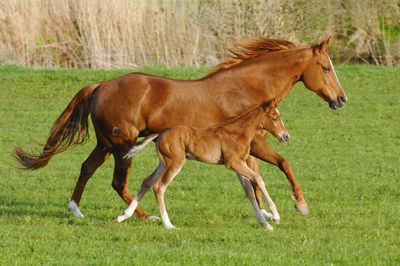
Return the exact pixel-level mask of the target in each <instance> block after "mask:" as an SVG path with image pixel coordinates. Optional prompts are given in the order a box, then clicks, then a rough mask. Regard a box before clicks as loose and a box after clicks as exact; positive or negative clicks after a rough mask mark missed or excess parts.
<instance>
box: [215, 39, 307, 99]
mask: <svg viewBox="0 0 400 266" xmlns="http://www.w3.org/2000/svg"><path fill="white" fill-rule="evenodd" d="M311 58H312V48H311V47H301V48H295V49H290V50H284V51H280V52H272V53H267V54H264V55H260V56H258V57H256V58H252V59H249V60H248V61H245V62H243V63H241V64H239V65H237V66H234V67H232V68H230V69H227V70H223V71H221V72H217V73H215V74H214V75H212V76H211V78H212V79H213V82H217V83H219V84H220V86H218V85H217V86H215V85H214V86H213V88H214V89H215V90H217V91H218V90H219V91H224V90H225V91H228V92H230V93H225V94H223V93H221V96H220V97H225V98H226V99H222V101H224V100H227V101H229V97H232V94H234V93H232V91H233V92H235V91H234V90H235V89H236V90H237V91H240V96H241V98H242V99H241V100H240V101H241V102H239V105H240V104H241V103H242V104H243V105H246V106H247V107H248V106H254V105H257V104H260V103H261V102H265V101H268V100H271V99H273V98H276V100H277V103H279V102H280V101H281V100H282V99H283V98H284V97H285V96H286V94H287V93H288V92H289V91H290V90H291V89H292V88H293V87H294V85H295V83H296V82H297V81H298V80H299V79H300V77H301V75H302V73H303V72H304V71H305V69H306V68H307V66H308V65H309V63H310V59H311ZM228 86H230V87H229V88H228ZM236 94H238V93H236Z"/></svg>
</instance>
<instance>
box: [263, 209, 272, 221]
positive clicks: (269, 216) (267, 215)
mask: <svg viewBox="0 0 400 266" xmlns="http://www.w3.org/2000/svg"><path fill="white" fill-rule="evenodd" d="M261 213H262V214H263V216H264V218H265V220H267V221H268V220H271V219H272V218H273V217H274V216H273V215H272V214H271V213H269V212H267V211H266V210H264V209H262V210H261Z"/></svg>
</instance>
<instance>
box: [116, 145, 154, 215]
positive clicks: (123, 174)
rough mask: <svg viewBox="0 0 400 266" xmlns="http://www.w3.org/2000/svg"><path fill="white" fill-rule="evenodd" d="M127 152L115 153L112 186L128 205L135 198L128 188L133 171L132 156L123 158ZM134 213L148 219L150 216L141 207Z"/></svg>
mask: <svg viewBox="0 0 400 266" xmlns="http://www.w3.org/2000/svg"><path fill="white" fill-rule="evenodd" d="M127 152H128V151H126V152H118V153H114V154H113V155H114V160H115V167H114V178H113V181H112V187H113V188H114V190H115V191H116V192H117V193H118V195H119V196H120V197H121V198H122V200H123V201H125V203H126V204H127V205H130V204H131V202H132V200H133V199H132V196H131V194H130V193H129V190H128V177H129V173H130V171H131V162H132V158H129V159H123V157H124V156H125V154H126V153H127ZM134 214H135V216H136V217H137V218H142V219H147V218H148V217H149V216H148V215H147V214H146V213H145V212H143V211H142V210H141V209H140V208H139V207H137V208H136V209H135V212H134Z"/></svg>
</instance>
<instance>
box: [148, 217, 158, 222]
mask: <svg viewBox="0 0 400 266" xmlns="http://www.w3.org/2000/svg"><path fill="white" fill-rule="evenodd" d="M147 219H149V220H150V221H152V222H156V221H159V220H160V217H158V216H149V217H147Z"/></svg>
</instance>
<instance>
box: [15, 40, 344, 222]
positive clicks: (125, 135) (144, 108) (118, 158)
mask: <svg viewBox="0 0 400 266" xmlns="http://www.w3.org/2000/svg"><path fill="white" fill-rule="evenodd" d="M328 43H329V39H327V40H325V41H323V42H322V43H320V44H317V45H312V46H296V44H294V43H293V42H289V41H284V40H273V39H253V40H248V41H244V42H242V43H239V44H238V48H237V50H233V51H232V55H231V59H230V60H227V61H225V62H223V63H221V64H220V65H218V66H217V68H216V69H215V70H214V71H213V72H212V73H210V74H209V75H207V76H206V77H204V78H202V79H199V80H174V79H167V78H161V77H157V76H153V75H148V74H144V73H131V74H127V75H124V76H122V77H118V78H115V79H113V80H109V81H104V82H99V83H95V84H91V85H88V86H86V87H85V88H83V89H81V90H80V91H79V92H78V93H77V94H76V95H75V96H74V97H73V99H72V100H71V102H70V103H69V105H68V107H67V108H66V109H65V110H64V112H63V113H62V114H61V115H60V117H59V118H58V119H57V121H56V123H55V124H54V126H53V128H52V129H51V132H50V135H49V137H48V139H47V141H46V143H45V145H44V149H43V151H42V153H40V154H29V153H26V152H24V151H23V150H22V149H21V148H20V147H17V148H16V150H15V153H14V155H15V157H16V158H17V159H18V161H19V162H20V163H21V164H22V166H23V167H24V168H25V169H32V170H34V169H38V168H41V167H44V166H45V165H46V164H47V163H48V162H49V161H50V159H51V158H52V157H53V156H54V155H56V154H58V153H60V152H63V151H65V150H66V149H67V148H68V147H70V146H73V145H75V144H79V143H81V142H82V141H84V140H85V136H86V133H87V131H88V115H89V114H90V115H91V118H92V123H93V125H94V130H95V132H96V138H97V145H96V147H95V148H94V150H93V151H92V153H91V154H90V155H89V157H88V158H87V159H86V161H85V162H84V163H83V164H82V168H81V172H80V175H79V179H78V181H77V183H76V186H75V189H74V192H73V194H72V197H71V201H70V202H69V204H68V210H69V211H71V212H72V213H73V215H74V216H75V217H83V214H82V213H81V211H80V209H79V207H78V206H79V202H80V200H81V197H82V193H83V191H84V189H85V185H86V183H87V181H88V180H89V179H90V178H91V177H92V175H93V173H94V172H95V171H96V169H97V168H98V167H99V166H100V165H102V164H103V163H104V162H105V161H106V160H107V159H108V157H109V156H110V154H113V156H114V160H115V168H114V176H113V181H112V186H113V188H114V189H115V190H116V191H117V193H118V194H119V195H120V196H121V198H122V199H123V200H124V201H125V203H126V204H128V205H129V204H130V203H131V202H132V197H131V195H130V193H129V191H128V176H129V173H130V169H131V159H128V160H126V159H124V158H123V157H124V155H125V154H126V153H127V152H128V151H129V150H130V149H131V147H132V146H134V145H135V144H136V142H137V138H138V137H145V136H148V135H150V134H153V133H159V132H162V131H164V130H166V129H167V128H170V127H173V126H175V125H179V124H184V125H191V126H199V127H205V126H210V125H215V124H217V123H220V122H222V121H226V120H228V119H230V118H233V117H235V116H238V115H239V114H241V113H244V112H246V111H248V110H249V109H250V108H252V107H253V106H258V105H260V104H261V103H262V102H266V101H269V100H271V99H274V98H277V102H278V103H279V102H280V101H281V100H282V99H283V98H284V97H285V95H286V94H287V93H288V92H289V91H290V90H291V89H292V88H293V86H294V84H295V83H297V82H299V81H302V82H303V83H304V84H305V86H306V87H307V88H308V89H310V90H312V91H313V92H315V93H316V94H318V95H319V96H320V97H321V98H323V99H324V100H326V101H327V102H328V103H329V106H330V107H331V108H332V109H338V108H342V107H343V106H344V104H345V103H346V101H347V97H346V95H345V93H344V91H343V89H342V87H341V86H340V84H339V81H338V80H337V77H336V75H335V71H334V69H333V65H332V63H331V61H330V59H329V56H328V54H327V46H328ZM250 154H251V155H252V156H254V157H257V158H259V159H262V160H264V161H267V162H269V163H272V164H274V165H276V166H278V167H279V168H280V169H281V170H282V171H283V172H284V173H285V175H286V177H287V179H288V181H289V183H290V185H291V188H292V191H293V196H294V198H295V199H296V200H297V202H296V205H295V206H296V208H297V210H299V211H300V212H302V213H307V212H308V209H307V203H306V201H305V199H304V197H303V193H302V191H301V188H300V186H299V185H298V183H297V181H296V178H295V176H294V174H293V171H292V169H291V167H290V165H289V163H288V162H287V161H286V160H285V159H284V158H283V157H281V156H280V155H279V154H277V153H276V152H275V151H273V150H272V148H271V147H270V146H269V145H268V144H267V143H266V142H265V136H264V135H263V133H262V131H261V133H257V134H256V135H255V137H254V138H253V140H252V142H251V145H250ZM251 158H252V157H250V159H249V160H248V164H249V165H250V166H251V167H252V168H253V169H255V170H257V169H258V162H257V161H256V160H255V159H254V158H253V159H251ZM255 192H256V197H257V200H258V202H259V204H260V208H262V204H261V200H260V196H259V193H257V192H259V191H258V189H257V188H256V190H255ZM249 193H250V194H251V195H249V197H253V196H254V191H253V190H251V191H250V190H249ZM135 215H136V216H137V217H141V218H147V214H146V213H144V212H143V211H141V210H140V208H137V209H136V210H135Z"/></svg>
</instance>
